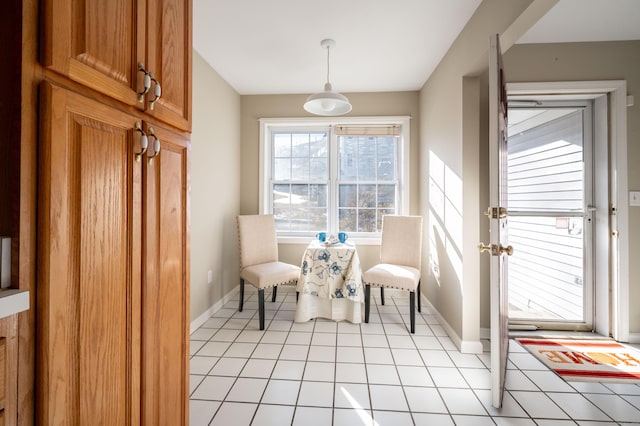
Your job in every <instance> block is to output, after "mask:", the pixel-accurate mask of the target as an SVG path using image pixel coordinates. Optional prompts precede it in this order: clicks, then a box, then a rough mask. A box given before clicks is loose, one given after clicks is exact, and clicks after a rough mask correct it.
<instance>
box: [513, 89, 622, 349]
mask: <svg viewBox="0 0 640 426" xmlns="http://www.w3.org/2000/svg"><path fill="white" fill-rule="evenodd" d="M507 93H508V95H509V103H510V106H513V107H514V108H515V107H517V106H519V107H524V109H526V108H527V107H529V108H530V109H534V111H533V112H540V110H536V109H535V107H542V108H541V109H542V110H544V109H545V107H547V109H549V110H552V111H555V114H556V115H558V116H557V117H555V118H554V119H551V120H546V122H547V123H548V124H546V127H547V130H554V129H553V127H554V126H553V125H552V124H556V125H557V124H559V123H560V122H561V121H562V120H564V121H565V123H564V124H566V125H569V127H571V126H573V127H575V126H576V123H579V122H582V139H583V142H582V146H581V148H580V147H578V144H577V143H576V142H575V140H576V139H575V133H574V135H573V136H571V135H564V136H567V137H568V138H569V140H566V139H567V137H563V138H562V139H561V140H565V141H566V142H568V144H565V146H564V149H565V151H571V150H573V152H572V154H567V155H573V156H574V157H578V156H582V162H581V163H582V173H583V179H582V191H581V192H582V196H581V197H580V198H582V201H581V202H580V204H581V208H578V207H576V205H577V204H578V201H577V198H578V197H574V198H571V197H567V196H566V195H567V193H565V194H564V195H565V196H560V195H559V194H557V193H556V192H558V191H555V190H554V191H549V192H550V193H552V194H553V193H555V195H551V197H556V199H558V200H560V201H562V203H551V202H549V201H548V200H547V201H546V202H545V203H542V204H544V206H543V208H539V209H534V208H532V204H531V203H529V205H528V206H527V205H524V204H522V203H521V205H520V206H518V205H517V202H516V201H522V200H517V196H515V194H514V197H512V199H513V206H511V205H508V210H509V225H510V226H509V228H510V227H511V226H514V231H513V232H512V231H511V230H510V231H509V233H510V238H511V240H510V244H511V243H512V242H513V241H514V240H513V238H516V239H517V238H518V232H517V231H516V230H515V227H516V226H517V225H518V222H523V221H524V220H525V219H526V218H527V217H528V216H527V215H528V214H530V213H532V210H534V211H533V213H535V214H532V215H529V216H533V217H536V218H537V220H539V221H541V222H545V221H546V226H547V227H548V229H552V234H553V233H556V234H562V236H563V237H564V239H565V240H568V238H569V236H571V238H573V240H572V241H571V242H572V243H573V246H570V245H569V247H573V250H569V249H566V248H565V249H562V250H558V249H557V247H556V250H555V251H556V253H557V255H552V256H550V255H549V253H547V258H551V260H553V261H556V262H558V261H559V260H562V261H564V262H569V259H571V262H569V263H570V264H571V265H576V266H574V267H573V268H572V269H571V268H564V267H563V268H561V271H562V272H563V274H564V275H563V276H564V278H563V279H564V281H565V282H566V283H567V284H570V283H571V282H572V281H571V278H573V284H572V285H573V288H571V290H573V294H577V295H578V296H579V295H580V294H581V295H582V296H581V302H577V303H576V305H575V306H574V307H573V308H572V309H571V310H570V312H569V313H566V312H565V313H564V314H558V313H557V312H556V313H554V314H553V315H554V316H555V318H554V317H552V316H551V315H549V314H548V313H546V315H547V316H549V317H550V318H542V319H540V318H537V317H535V316H534V315H532V314H528V315H525V314H520V316H521V317H525V318H518V319H516V318H515V316H516V315H514V318H510V323H513V324H517V325H529V326H533V327H534V328H545V329H553V328H557V329H563V330H573V329H575V330H585V329H587V330H593V331H595V332H596V333H598V334H601V335H606V336H612V337H614V338H615V339H616V340H619V341H625V340H626V339H628V333H629V331H628V309H629V305H628V292H629V289H628V238H627V235H626V234H627V229H628V216H627V215H628V201H627V197H626V192H627V185H626V177H627V169H626V143H627V141H626V82H624V81H619V80H613V81H585V82H540V83H509V84H507ZM518 103H519V105H518ZM554 103H555V105H554ZM571 104H573V105H571ZM551 107H552V108H551ZM567 107H568V108H567ZM563 109H564V110H566V111H564V112H560V110H563ZM589 109H591V112H590V113H589ZM533 112H531V113H530V114H532V113H533ZM549 114H550V115H553V114H551V113H549ZM509 120H510V124H512V125H513V124H515V123H517V121H518V120H517V119H515V118H512V117H511V116H510V117H509ZM589 120H591V123H590V124H589ZM544 121H545V120H541V122H544ZM549 123H552V124H549ZM544 126H545V125H543V127H544ZM533 127H536V126H533ZM556 127H557V126H556ZM523 128H524V127H523ZM538 130H540V129H538ZM556 130H557V129H556ZM531 131H532V132H533V130H531ZM540 134H541V133H540V132H538V135H537V136H540ZM529 136H530V138H529V141H528V143H529V146H527V145H526V143H525V145H522V146H521V150H520V152H521V153H522V152H524V151H525V150H526V149H527V148H529V149H530V148H532V146H533V145H535V141H534V138H533V137H532V136H536V135H535V134H534V133H530V134H529ZM572 137H573V139H572ZM511 142H512V141H511V140H510V142H509V143H511ZM522 142H527V141H526V140H525V138H523V139H522ZM538 143H539V142H538ZM532 144H533V145H532ZM514 145H515V143H514ZM589 145H590V146H589ZM556 148H558V149H560V148H559V147H556ZM516 151H517V149H516V148H514V155H515V154H516ZM556 153H559V151H556ZM556 157H560V156H559V155H556V156H555V157H554V158H555V161H556V162H558V161H559V158H556ZM589 157H590V158H589ZM565 158H567V157H565ZM522 161H524V160H522ZM564 167H566V164H565V166H564ZM514 170H515V169H514ZM589 171H591V176H590V177H589V175H588V172H589ZM574 172H579V170H577V171H576V170H574ZM564 185H565V187H564V190H569V187H568V186H567V183H566V182H565V183H564ZM574 189H575V188H574ZM573 194H574V195H575V194H578V192H573ZM525 198H526V197H525ZM539 201H540V200H539ZM572 202H573V205H571V203H572ZM525 204H526V203H525ZM512 207H513V209H512ZM538 207H540V205H538ZM543 212H544V214H543ZM521 227H522V228H524V229H525V230H531V229H533V228H532V225H525V226H521ZM514 232H515V234H514ZM530 236H531V235H530ZM553 239H554V238H550V237H547V238H538V240H541V242H542V243H545V244H547V245H543V248H542V252H540V249H539V248H538V250H539V251H538V254H540V253H543V254H544V253H545V252H546V251H549V252H551V251H552V250H551V247H552V246H553V244H551V243H549V240H553ZM556 239H557V238H556ZM552 242H553V241H552ZM539 243H540V242H537V243H536V244H539ZM576 243H577V244H578V246H577V249H576ZM556 244H557V242H556ZM513 247H514V256H515V253H518V252H519V251H521V250H522V251H523V252H526V250H525V247H524V246H522V247H518V244H513ZM580 247H581V249H580ZM572 253H573V255H572V256H569V255H571V254H572ZM580 253H581V255H580ZM511 260H513V261H514V262H517V261H515V259H510V272H513V273H514V277H515V276H516V275H515V274H516V269H515V268H516V265H515V264H514V265H511V263H514V262H511ZM560 263H562V262H560ZM580 264H581V265H582V269H580ZM548 265H549V264H547V266H548ZM511 269H513V271H511ZM534 272H536V271H534ZM569 275H571V276H569ZM580 276H582V281H580ZM538 278H539V279H542V278H541V277H540V276H538ZM546 281H549V280H548V279H546ZM589 281H590V282H589ZM565 291H566V289H565ZM576 300H579V299H576ZM521 303H522V302H521ZM565 304H566V302H565ZM564 310H566V307H565V309H564ZM525 312H526V311H525ZM580 312H582V314H581V315H580ZM510 315H511V314H510ZM563 315H564V316H565V318H562V316H563ZM527 316H528V317H529V318H526V317H527ZM532 317H533V318H532Z"/></svg>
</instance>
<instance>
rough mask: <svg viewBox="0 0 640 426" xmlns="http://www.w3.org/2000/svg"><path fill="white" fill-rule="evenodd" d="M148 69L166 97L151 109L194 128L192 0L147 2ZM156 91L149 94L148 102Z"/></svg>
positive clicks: (164, 118) (182, 126)
mask: <svg viewBox="0 0 640 426" xmlns="http://www.w3.org/2000/svg"><path fill="white" fill-rule="evenodd" d="M147 7H148V16H149V19H148V21H147V33H148V37H147V40H148V45H147V47H146V50H147V64H148V69H149V70H150V71H151V73H152V74H153V75H154V76H155V77H156V79H157V80H158V81H159V82H160V84H161V87H162V97H161V98H160V99H159V100H158V101H157V102H156V103H155V104H154V108H153V110H149V109H148V107H147V112H149V113H150V114H152V115H154V116H155V117H157V118H158V119H160V120H162V121H164V122H166V123H169V124H171V125H173V126H175V127H177V128H179V129H182V130H187V131H189V130H191V50H192V40H191V0H155V1H149V2H148V3H147ZM150 92H153V87H152V89H151V91H150ZM150 99H153V94H152V93H149V94H148V95H147V106H148V105H149V102H148V101H149V100H150Z"/></svg>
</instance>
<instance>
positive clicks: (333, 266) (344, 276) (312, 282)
mask: <svg viewBox="0 0 640 426" xmlns="http://www.w3.org/2000/svg"><path fill="white" fill-rule="evenodd" d="M297 290H298V293H299V299H298V305H297V309H296V318H295V321H297V322H302V321H308V320H310V319H312V318H316V317H322V318H330V319H334V320H337V321H340V320H347V321H351V322H361V306H360V305H361V304H362V303H363V302H364V289H363V286H362V269H361V266H360V259H359V258H358V252H357V250H356V247H355V245H353V244H349V243H345V244H335V245H330V246H325V245H324V244H322V243H320V242H319V241H317V240H314V241H312V242H311V243H310V244H309V246H308V247H307V248H306V250H305V252H304V254H303V256H302V265H301V268H300V277H299V278H298V286H297Z"/></svg>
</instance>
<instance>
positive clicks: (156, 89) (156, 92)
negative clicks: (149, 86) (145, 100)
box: [149, 75, 162, 110]
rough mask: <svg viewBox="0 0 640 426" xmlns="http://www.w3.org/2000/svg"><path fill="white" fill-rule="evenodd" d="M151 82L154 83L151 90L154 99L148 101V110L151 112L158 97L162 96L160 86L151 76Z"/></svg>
mask: <svg viewBox="0 0 640 426" xmlns="http://www.w3.org/2000/svg"><path fill="white" fill-rule="evenodd" d="M151 80H152V81H153V82H154V83H155V86H154V88H153V95H154V96H155V97H154V98H153V99H151V100H150V101H149V109H150V110H153V107H154V105H155V103H156V101H157V100H158V99H160V96H162V87H161V86H160V82H159V81H158V80H156V79H155V77H154V76H153V75H152V76H151Z"/></svg>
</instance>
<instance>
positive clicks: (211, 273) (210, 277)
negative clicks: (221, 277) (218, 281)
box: [207, 270, 213, 284]
mask: <svg viewBox="0 0 640 426" xmlns="http://www.w3.org/2000/svg"><path fill="white" fill-rule="evenodd" d="M212 282H213V271H212V270H209V272H207V284H211V283H212Z"/></svg>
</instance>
